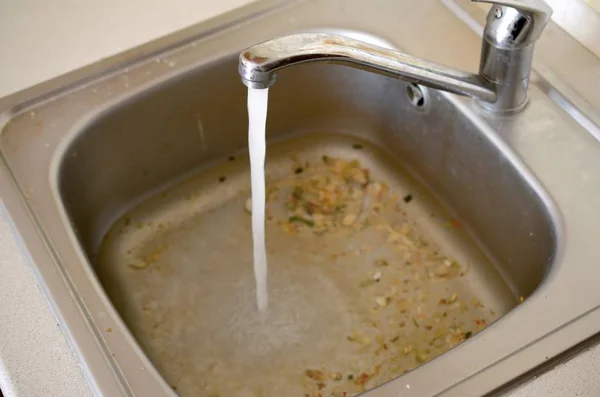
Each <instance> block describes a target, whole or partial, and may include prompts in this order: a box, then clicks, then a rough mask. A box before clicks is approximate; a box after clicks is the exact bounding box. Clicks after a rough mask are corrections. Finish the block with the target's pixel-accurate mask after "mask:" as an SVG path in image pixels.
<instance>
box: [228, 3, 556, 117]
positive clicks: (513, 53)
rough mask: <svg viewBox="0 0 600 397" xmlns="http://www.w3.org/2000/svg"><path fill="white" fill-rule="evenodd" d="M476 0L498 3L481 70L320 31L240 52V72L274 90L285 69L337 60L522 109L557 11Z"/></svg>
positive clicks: (501, 109) (497, 108)
mask: <svg viewBox="0 0 600 397" xmlns="http://www.w3.org/2000/svg"><path fill="white" fill-rule="evenodd" d="M472 1H475V2H479V3H492V8H491V9H490V12H489V13H488V16H487V21H486V25H485V29H484V31H483V44H482V48H481V60H480V64H479V73H478V74H475V73H469V72H463V71H460V70H455V69H452V68H449V67H446V66H442V65H439V64H435V63H433V62H428V61H425V60H422V59H419V58H416V57H412V56H410V55H407V54H404V53H401V52H399V51H394V50H389V49H385V48H382V47H379V46H375V45H371V44H367V43H364V42H362V41H358V40H353V39H350V38H347V37H343V36H337V35H332V34H319V33H316V34H312V33H301V34H294V35H291V36H285V37H281V38H276V39H273V40H269V41H266V42H264V43H260V44H257V45H254V46H252V47H250V48H248V49H246V50H245V51H243V52H242V53H241V54H240V60H239V73H240V76H241V77H242V81H243V82H244V84H246V85H247V86H248V87H252V88H268V87H270V86H271V85H273V83H274V82H275V75H276V72H277V71H279V70H281V69H284V68H287V67H290V66H293V65H297V64H300V63H308V62H328V63H336V64H343V65H347V66H352V67H355V68H358V69H363V70H366V71H370V72H375V73H380V74H384V75H388V76H393V77H397V78H399V79H402V80H406V81H409V82H413V83H417V84H423V85H426V86H429V87H433V88H437V89H441V90H445V91H449V92H452V93H455V94H461V95H467V96H470V97H473V98H475V99H476V100H477V102H478V103H479V104H481V105H482V106H483V107H484V108H485V109H487V110H489V111H491V112H496V113H510V112H516V111H519V110H521V109H523V107H524V106H525V105H526V103H527V88H528V86H529V75H530V72H531V62H532V59H533V49H534V44H535V42H536V41H537V39H538V38H539V37H540V35H541V34H542V31H543V30H544V27H545V26H546V23H547V22H548V20H549V19H550V16H551V15H552V9H551V8H550V7H549V6H548V5H547V4H546V3H545V2H544V1H543V0H529V1H528V0H496V1H493V0H472Z"/></svg>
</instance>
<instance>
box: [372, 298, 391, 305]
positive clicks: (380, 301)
mask: <svg viewBox="0 0 600 397" xmlns="http://www.w3.org/2000/svg"><path fill="white" fill-rule="evenodd" d="M390 300H391V299H390V297H389V296H378V297H376V298H375V303H377V306H379V307H385V306H387V305H388V303H390Z"/></svg>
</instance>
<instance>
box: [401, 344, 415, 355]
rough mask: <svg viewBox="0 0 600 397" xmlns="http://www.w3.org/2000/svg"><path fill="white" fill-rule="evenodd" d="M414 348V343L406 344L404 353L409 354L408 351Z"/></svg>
mask: <svg viewBox="0 0 600 397" xmlns="http://www.w3.org/2000/svg"><path fill="white" fill-rule="evenodd" d="M412 349H413V347H412V345H408V346H405V347H404V349H402V353H404V355H407V354H408V353H410V352H411V351H412Z"/></svg>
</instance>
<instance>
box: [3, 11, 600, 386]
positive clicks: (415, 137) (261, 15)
mask: <svg viewBox="0 0 600 397" xmlns="http://www.w3.org/2000/svg"><path fill="white" fill-rule="evenodd" d="M355 3H356V4H355ZM358 3H359V2H355V1H349V0H346V1H337V0H319V1H313V2H306V1H295V2H277V1H269V2H260V3H257V4H255V5H252V6H249V7H246V8H243V9H240V10H238V11H236V12H234V13H231V14H228V15H226V16H224V17H221V18H219V19H217V20H214V21H210V22H208V23H206V24H202V25H201V26H199V27H195V28H192V29H190V30H188V31H184V32H181V33H179V34H177V35H174V36H172V37H169V38H166V39H163V40H162V41H159V42H156V43H153V44H151V45H148V46H145V47H143V48H141V49H138V50H134V51H133V52H132V53H130V54H124V55H122V56H120V57H118V58H115V59H113V60H109V61H105V62H104V63H102V64H99V65H94V66H91V67H90V68H88V69H86V70H83V71H79V72H75V73H73V74H72V75H70V76H66V77H64V78H60V79H57V80H56V81H54V82H50V83H48V84H46V85H44V86H41V87H37V88H34V89H33V90H30V91H29V92H24V93H21V94H17V95H15V96H12V97H8V98H5V99H3V100H0V109H3V113H2V115H1V119H0V120H1V124H0V126H1V130H0V151H1V154H2V160H3V162H2V165H1V167H0V180H1V181H2V192H1V194H2V199H3V200H4V201H5V204H6V206H7V208H8V210H9V213H10V215H11V217H12V219H13V221H14V223H15V225H16V227H17V229H18V232H19V233H20V236H21V238H22V239H23V241H24V243H25V245H26V247H27V249H28V253H29V255H30V257H31V262H32V266H33V268H34V270H35V272H36V274H37V275H38V277H39V281H40V285H41V287H42V288H43V290H44V291H45V293H46V294H47V296H48V299H49V301H50V303H51V305H52V307H53V309H54V311H55V313H56V315H57V317H58V318H59V320H60V323H61V326H62V327H63V329H64V330H65V332H66V333H67V334H68V336H69V338H70V341H71V343H72V345H73V348H74V350H75V351H76V353H77V354H78V357H79V358H80V360H81V363H82V366H83V368H84V369H85V370H86V373H87V375H88V378H89V380H90V383H91V385H92V387H93V388H94V390H95V391H96V392H97V393H98V394H102V395H107V396H118V395H140V396H142V395H143V396H151V395H156V396H162V395H173V393H174V391H173V390H172V387H173V386H175V387H176V388H177V390H178V391H179V392H180V393H181V394H182V395H204V394H202V393H208V392H207V391H203V389H202V382H201V381H199V380H198V379H197V378H198V376H197V374H198V373H199V372H201V371H199V370H198V368H197V367H195V365H196V364H197V362H194V360H196V361H197V360H198V359H199V358H201V357H203V354H204V352H203V350H202V346H204V345H206V343H204V344H201V343H199V342H197V341H196V340H195V339H194V338H193V337H196V336H197V335H198V334H196V333H194V332H195V331H192V332H191V334H190V333H189V332H188V331H181V329H178V330H177V329H174V328H177V327H180V328H181V327H191V328H194V326H197V321H198V317H197V316H201V314H194V313H192V314H190V312H192V311H194V310H196V309H197V308H198V307H202V308H205V305H204V304H203V303H202V302H201V299H202V294H201V293H200V292H198V290H197V289H196V288H195V286H196V285H197V284H198V285H200V284H199V283H201V282H203V281H202V280H201V277H202V275H199V274H195V273H193V272H192V271H191V270H193V269H195V268H196V267H197V266H200V267H201V268H204V269H205V270H206V269H207V268H210V267H211V266H212V265H220V267H224V268H225V269H228V268H229V267H230V268H231V270H226V271H222V274H224V275H227V274H231V273H232V272H241V273H244V272H245V271H246V272H248V271H249V270H250V267H251V265H250V262H249V258H248V253H249V245H248V241H250V232H249V229H248V226H247V222H248V216H247V215H246V214H244V213H243V211H238V212H236V208H237V209H239V208H242V207H243V203H244V201H245V198H246V197H247V196H248V191H249V181H248V167H247V157H245V156H246V153H245V151H246V145H247V143H246V142H247V135H246V133H247V115H246V87H244V86H243V85H242V83H241V82H240V81H239V76H238V74H237V54H238V52H239V50H241V49H243V48H245V47H247V46H249V45H251V44H253V43H255V42H258V41H261V40H264V39H267V38H270V37H274V36H278V35H283V34H289V33H293V32H300V31H318V30H327V31H332V30H333V31H341V32H345V33H348V32H354V33H356V34H364V33H366V34H368V35H369V37H378V38H379V39H381V41H382V42H385V43H388V44H389V45H390V46H394V47H398V48H401V49H402V50H404V51H406V52H409V53H414V54H416V55H420V56H425V57H428V58H430V59H432V60H434V61H439V62H443V63H446V64H451V65H452V66H456V67H468V66H469V65H475V64H476V61H477V59H476V58H475V57H476V56H477V54H478V53H479V38H478V37H477V35H476V34H475V33H473V32H471V31H470V30H469V29H468V28H467V27H466V26H465V25H464V23H463V22H462V21H461V20H460V19H458V18H456V17H455V16H454V14H453V13H452V11H451V10H450V9H449V8H447V7H446V6H447V5H448V1H444V2H443V3H444V4H446V6H445V5H443V4H441V3H438V2H434V1H428V2H421V1H416V0H415V1H412V0H411V1H409V2H403V3H402V4H399V2H387V1H383V0H382V1H376V2H371V3H370V4H371V5H370V7H369V9H368V10H364V9H363V8H362V7H360V5H359V4H358ZM460 5H461V6H463V7H465V8H466V9H467V10H470V12H473V13H477V10H475V9H470V8H469V5H468V4H465V3H461V4H460ZM454 7H456V4H455V5H454ZM451 8H452V7H451ZM408 9H410V10H411V12H410V13H405V12H403V10H408ZM425 16H426V17H425ZM463 19H464V15H463ZM415 20H419V21H421V22H420V24H419V28H420V29H422V30H421V31H420V33H419V34H414V27H415V25H414V23H412V22H414V21H415ZM448 32H452V34H453V35H456V40H449V39H448V38H447V35H448ZM458 36H460V40H458ZM363 37H365V36H363ZM444 39H445V40H446V41H451V42H452V43H453V46H452V48H451V49H450V48H449V46H440V43H441V42H443V40H444ZM598 62H599V64H600V61H598ZM463 64H464V65H463ZM564 85H565V81H564V80H561V81H557V82H556V83H555V82H554V81H553V80H552V79H551V78H550V77H548V75H547V74H546V75H534V76H533V81H532V87H531V88H530V103H529V104H528V106H527V108H526V109H525V110H524V111H523V112H522V113H521V114H518V115H515V116H510V117H500V116H491V115H489V114H486V113H485V112H483V111H482V110H481V109H479V108H478V107H477V106H476V105H474V104H473V103H472V102H471V101H470V100H468V99H465V98H460V97H457V96H454V95H452V94H446V93H442V92H439V91H436V90H432V89H429V90H427V89H425V88H423V87H418V86H415V85H412V84H407V83H404V82H401V81H397V80H392V79H389V78H386V77H382V76H375V75H372V74H368V73H365V72H362V71H358V70H353V69H348V68H344V67H340V66H334V65H305V66H301V67H297V68H293V69H289V70H286V71H283V72H281V73H280V76H279V77H278V83H277V84H276V85H275V86H274V87H273V88H272V89H271V96H270V107H269V118H268V141H269V160H268V165H267V172H268V174H269V175H271V174H272V175H275V174H277V173H278V172H280V170H282V169H289V167H290V166H291V163H290V158H297V157H298V156H301V157H302V156H304V157H306V158H310V159H318V158H320V156H321V155H322V154H324V153H326V154H328V153H337V154H338V155H340V156H345V157H354V158H358V159H360V160H361V162H363V163H365V164H368V165H369V167H370V168H371V170H372V172H374V173H376V174H379V175H381V176H382V178H384V179H385V178H387V179H386V181H387V182H389V183H390V185H393V186H394V187H395V189H397V191H399V192H410V193H411V194H413V195H414V196H415V197H416V198H417V199H415V200H414V203H412V204H411V207H410V208H411V209H410V211H413V215H414V217H415V219H417V220H418V222H419V223H420V227H422V228H424V229H426V230H427V231H429V232H430V233H431V234H433V235H435V236H437V237H436V238H437V239H438V240H439V241H441V242H443V243H444V244H445V245H446V246H447V251H448V252H449V253H450V254H451V255H453V256H456V257H461V258H464V260H465V261H470V262H472V264H473V265H472V271H471V273H470V274H469V275H468V276H467V277H465V278H464V279H463V280H461V281H460V284H457V288H461V289H462V290H464V291H467V293H469V294H474V295H477V296H478V297H479V298H480V299H481V300H482V301H483V302H484V303H485V305H486V307H489V308H490V309H493V312H494V315H493V316H492V317H493V319H497V321H495V322H493V324H491V325H489V326H488V327H486V328H485V329H484V330H482V331H481V332H479V333H477V334H476V335H474V336H473V337H471V338H469V339H468V340H466V341H464V342H463V343H461V344H460V345H458V346H456V347H454V348H453V349H452V350H450V351H448V352H447V353H445V354H442V355H441V356H439V357H437V358H435V359H434V360H432V361H429V362H427V363H425V364H423V365H420V366H418V367H417V368H415V369H413V370H412V371H410V372H408V373H406V374H405V375H402V376H400V377H397V378H395V379H393V380H392V381H390V382H387V383H385V384H383V385H381V386H379V387H377V388H375V389H373V390H372V391H369V392H367V393H366V395H369V396H374V397H375V396H382V397H383V396H390V397H391V396H398V395H401V396H412V395H414V396H433V395H444V396H470V395H473V396H479V395H484V394H486V395H487V394H488V393H489V394H494V393H500V392H501V391H503V390H505V389H506V388H507V387H510V385H511V384H512V382H513V381H514V380H515V379H516V378H518V377H522V376H524V375H526V374H528V373H530V371H533V370H534V369H535V368H537V367H539V366H540V365H542V364H543V363H546V362H548V360H549V359H551V358H552V357H555V356H558V355H559V354H561V353H563V352H565V351H567V350H568V349H570V348H572V347H573V346H575V345H578V344H580V343H581V342H583V341H585V340H587V339H588V338H590V337H591V336H593V335H595V334H596V333H598V332H599V331H600V311H598V310H597V309H598V307H599V306H600V295H598V294H597V293H596V290H597V287H596V286H597V282H596V281H595V280H597V278H598V277H600V271H599V270H598V269H599V267H598V264H599V263H598V261H599V260H598V258H599V257H600V247H599V246H598V244H597V242H596V240H597V235H598V234H597V225H598V224H600V211H598V200H596V199H595V197H597V195H598V193H600V173H598V170H599V169H600V143H598V141H597V140H595V138H594V137H593V135H592V134H591V133H590V131H589V130H588V129H586V128H584V126H588V128H596V127H597V126H595V124H594V123H593V120H595V118H596V116H597V115H596V113H593V111H592V113H589V108H586V109H580V111H581V112H583V113H585V112H588V113H587V116H588V119H589V120H592V121H589V120H588V122H587V123H581V122H580V121H581V120H579V121H578V119H577V118H574V117H573V116H572V114H571V113H568V112H567V111H565V108H564V107H561V106H559V105H560V104H561V103H563V104H564V103H565V101H566V102H568V100H569V98H568V97H567V96H560V95H563V94H562V93H561V94H557V90H558V89H557V88H556V87H558V86H560V87H564ZM415 94H417V95H415ZM419 94H422V95H424V98H423V99H422V100H418V98H420V96H419ZM557 95H558V96H559V97H560V98H562V99H563V101H562V102H561V101H557V100H556V98H557ZM565 95H566V94H565ZM415 98H417V100H415ZM570 103H579V102H578V101H577V100H571V102H570ZM570 109H571V110H572V107H571V108H570ZM578 115H579V116H581V113H578ZM584 116H585V114H584ZM590 126H591V127H590ZM357 142H359V143H360V147H361V148H363V149H362V150H359V151H357V150H355V148H354V147H353V145H354V146H356V143H357ZM311 161H312V160H311ZM431 213H435V214H436V215H437V216H436V217H431V216H429V214H431ZM449 219H460V223H461V226H462V228H461V231H452V232H449V231H448V230H447V228H446V227H445V223H446V222H448V220H449ZM167 223H168V224H169V227H163V226H164V225H165V224H167ZM276 234H277V233H275V235H274V237H273V239H277V238H279V237H277V236H276ZM225 235H226V236H227V237H228V238H231V239H235V241H236V243H235V244H234V245H231V244H233V243H231V240H227V241H225V240H224V239H223V238H220V237H222V236H225ZM166 239H170V240H169V244H171V246H172V248H171V249H174V250H175V251H177V252H179V255H178V256H177V258H178V259H177V261H176V262H175V264H174V262H173V261H170V262H169V261H164V262H160V260H159V257H158V255H157V257H156V258H154V259H153V262H156V263H154V270H155V272H154V273H152V275H151V276H140V274H142V273H141V272H142V270H143V271H145V269H142V270H139V269H136V267H144V268H145V267H146V266H147V264H144V265H143V266H137V265H136V264H135V263H134V265H133V269H132V266H131V261H132V260H136V259H135V258H133V257H132V256H131V252H132V251H136V250H137V251H136V252H138V251H139V252H140V253H141V254H140V255H142V254H143V255H145V256H146V257H148V256H150V257H151V259H152V255H153V254H152V252H153V250H156V248H157V247H160V246H161V244H162V243H164V242H165V241H166ZM228 241H229V242H228ZM273 241H276V242H279V241H283V240H273ZM281 244H283V243H281ZM277 246H278V245H277V244H273V247H274V250H275V253H272V255H274V256H275V255H277ZM184 254H185V255H188V256H189V257H191V258H194V259H193V260H191V262H189V263H184V261H183V260H182V259H181V258H183V255H184ZM279 255H280V256H282V257H284V256H285V255H282V254H279ZM244 258H247V259H246V261H247V262H244ZM159 262H160V263H159ZM159 265H160V266H159ZM157 269H158V270H157ZM244 269H245V270H244ZM215 274H216V273H215ZM219 274H221V273H219ZM215 282H216V283H218V281H215ZM204 283H205V281H204ZM174 286H176V287H174ZM202 286H203V287H206V285H205V284H202ZM167 296H168V297H167ZM161 297H164V302H167V301H168V302H169V303H168V304H164V305H161V304H160V302H161ZM148 300H150V301H153V302H155V303H156V302H159V304H158V305H155V306H152V307H150V309H148V308H147V307H146V308H144V307H143V306H144V302H146V303H147V302H148ZM144 310H146V313H145V312H144ZM148 310H149V311H150V314H148V313H147V311H148ZM224 310H226V309H224ZM159 317H160V318H162V320H165V319H166V320H165V321H163V322H162V323H163V324H164V323H166V324H167V325H168V326H167V327H163V328H160V327H161V326H162V325H161V326H155V327H154V328H157V327H158V328H159V330H158V331H157V332H154V331H156V329H154V331H153V332H149V331H148V330H149V329H151V328H152V324H151V323H152V322H159V321H158V320H157V319H158V318H159ZM201 318H203V319H204V320H205V321H208V322H210V318H208V319H206V318H204V317H201ZM173 322H175V324H174V323H173ZM175 325H176V326H177V327H174V326H175ZM186 332H187V333H186ZM157 335H158V336H157ZM186 335H187V339H186ZM190 335H191V337H190ZM204 342H206V341H204ZM207 395H208V394H207Z"/></svg>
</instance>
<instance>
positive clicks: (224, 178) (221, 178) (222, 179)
mask: <svg viewBox="0 0 600 397" xmlns="http://www.w3.org/2000/svg"><path fill="white" fill-rule="evenodd" d="M226 180H227V177H224V176H220V177H219V183H223V182H225V181H226Z"/></svg>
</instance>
